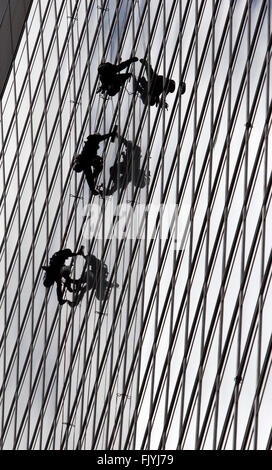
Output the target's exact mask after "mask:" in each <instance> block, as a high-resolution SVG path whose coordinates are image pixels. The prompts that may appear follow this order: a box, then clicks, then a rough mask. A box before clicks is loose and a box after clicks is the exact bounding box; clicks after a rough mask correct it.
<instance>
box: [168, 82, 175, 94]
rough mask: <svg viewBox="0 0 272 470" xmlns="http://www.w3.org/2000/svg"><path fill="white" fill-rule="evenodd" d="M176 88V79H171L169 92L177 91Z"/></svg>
mask: <svg viewBox="0 0 272 470" xmlns="http://www.w3.org/2000/svg"><path fill="white" fill-rule="evenodd" d="M175 88H176V83H175V81H174V80H170V81H169V85H168V89H167V91H168V92H169V93H173V92H174V91H175Z"/></svg>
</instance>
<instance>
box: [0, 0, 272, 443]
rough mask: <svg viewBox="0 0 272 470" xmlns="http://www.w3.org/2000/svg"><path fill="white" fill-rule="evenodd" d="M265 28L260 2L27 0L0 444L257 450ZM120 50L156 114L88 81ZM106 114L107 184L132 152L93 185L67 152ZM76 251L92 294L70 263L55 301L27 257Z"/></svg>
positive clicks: (265, 242) (5, 286) (6, 214)
mask: <svg viewBox="0 0 272 470" xmlns="http://www.w3.org/2000/svg"><path fill="white" fill-rule="evenodd" d="M271 27H272V23H271V2H270V0H227V1H226V0H185V1H182V0H172V1H171V2H169V1H166V0H152V1H146V0H138V1H136V0H135V1H133V0H127V1H125V0H99V1H95V0H48V1H44V0H34V1H33V5H32V8H31V11H30V14H29V18H28V21H27V24H26V28H25V30H24V33H23V37H22V40H21V43H20V47H19V49H18V52H17V54H16V57H15V58H14V63H13V69H12V73H11V75H10V77H9V81H8V83H7V86H6V89H5V93H4V96H3V99H2V101H1V104H0V116H1V123H0V126H1V127H0V141H1V162H0V171H1V195H0V211H1V224H0V230H1V232H0V243H1V247H0V250H1V251H0V270H1V281H2V282H1V286H0V287H1V293H0V306H1V316H0V361H1V372H0V374H1V380H0V421H1V425H0V434H1V438H0V439H1V440H0V443H1V448H3V449H171V450H172V449H270V448H271V445H272V425H271V419H270V415H271V413H270V410H271V403H270V402H271V392H272V374H271V364H272V326H271V311H270V306H271V302H272V290H271V275H272V266H271V264H272V255H271V244H272V243H271V233H272V208H271V197H272V171H271V170H272V163H271V162H272V159H271V112H272V101H271V98H272V96H271V41H272V36H271ZM131 56H137V57H138V58H146V59H147V60H148V61H150V62H151V64H152V66H153V68H154V70H155V71H157V72H158V73H161V74H162V75H163V76H164V77H171V78H173V79H174V80H175V82H176V89H175V92H174V93H173V94H169V95H167V98H166V101H167V103H168V109H166V108H165V107H164V108H160V107H151V106H148V105H144V104H143V103H142V102H141V100H140V97H139V95H138V94H137V93H136V94H135V93H134V89H133V78H132V79H131V80H130V81H129V82H127V84H126V86H125V88H124V90H123V91H122V92H121V93H120V94H119V95H118V96H115V97H112V98H107V99H105V98H104V97H103V96H101V95H100V94H99V93H97V89H98V85H99V81H98V76H97V67H98V65H99V64H100V63H101V61H102V59H103V60H106V61H109V62H113V63H114V62H117V63H118V62H119V61H121V60H125V59H127V58H129V57H131ZM131 71H132V72H133V75H134V76H136V77H138V76H139V75H140V74H141V73H143V66H142V64H141V63H140V61H138V62H136V63H135V64H133V66H132V67H131ZM182 82H185V83H186V92H185V94H182V93H181V87H180V85H181V83H182ZM115 124H117V126H118V138H117V139H116V140H115V142H114V143H105V144H103V145H101V150H100V151H101V152H102V154H103V158H104V169H103V173H102V175H101V177H100V182H101V183H103V188H104V194H105V191H106V188H110V187H111V180H110V168H111V167H112V165H113V164H114V162H115V161H116V162H117V168H118V169H120V164H121V160H122V155H123V154H124V152H125V151H126V148H127V144H128V143H129V144H131V145H132V147H133V149H134V150H133V156H134V159H133V161H132V162H130V165H129V167H128V169H127V174H126V178H125V179H122V180H121V178H118V179H117V185H116V188H115V190H114V191H112V194H111V196H107V197H104V198H99V197H92V198H90V195H89V190H88V186H87V185H86V182H85V180H84V178H83V177H82V176H81V174H76V173H75V172H74V171H73V170H72V159H73V156H74V155H75V154H77V153H79V152H80V150H81V148H82V145H83V142H84V139H85V138H86V137H87V136H88V134H90V133H94V132H100V133H106V132H108V131H109V130H110V129H112V128H113V126H114V125H115ZM136 149H137V150H136ZM136 155H137V159H138V161H137V165H138V166H137V168H136V166H135V159H136ZM116 159H117V160H116ZM132 163H133V164H132ZM147 207H148V208H150V210H149V211H147V210H144V211H143V210H142V209H143V208H145V209H146V208H147ZM109 214H110V217H109ZM131 214H133V217H132V216H131ZM136 215H137V217H136ZM132 220H133V224H134V225H133V226H132ZM122 222H123V223H122ZM81 245H84V249H85V253H91V254H92V255H93V256H95V258H96V259H97V260H100V261H102V264H101V263H100V264H99V266H100V267H99V269H98V270H97V279H96V288H94V287H93V285H92V286H91V287H90V288H88V272H89V265H88V262H87V263H86V262H85V261H84V260H83V258H82V259H79V258H77V260H76V262H75V264H74V266H73V273H74V276H75V277H76V278H78V277H79V276H82V275H83V274H84V275H85V277H86V279H87V281H86V289H85V292H84V295H83V296H82V298H81V299H80V302H74V301H73V299H74V298H73V296H72V294H71V293H69V292H67V293H65V295H66V297H67V299H68V298H69V300H70V304H65V305H64V306H62V307H61V306H59V305H58V303H57V298H56V293H55V287H54V288H51V289H49V290H46V289H45V288H44V286H43V282H42V281H43V272H42V269H41V267H42V265H45V264H46V263H48V260H49V258H50V257H51V256H52V254H53V253H54V252H55V251H57V250H59V249H61V248H63V247H69V248H71V249H72V250H74V249H78V248H79V247H80V246H81Z"/></svg>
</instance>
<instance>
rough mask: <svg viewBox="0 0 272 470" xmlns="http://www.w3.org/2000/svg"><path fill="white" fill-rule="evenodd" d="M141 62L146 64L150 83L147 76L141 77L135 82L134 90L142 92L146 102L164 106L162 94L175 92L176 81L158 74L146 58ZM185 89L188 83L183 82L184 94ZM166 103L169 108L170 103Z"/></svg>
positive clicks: (182, 91)
mask: <svg viewBox="0 0 272 470" xmlns="http://www.w3.org/2000/svg"><path fill="white" fill-rule="evenodd" d="M140 62H141V63H142V64H143V65H144V68H145V71H146V74H147V77H148V78H149V79H150V83H149V84H148V81H147V80H146V79H145V77H140V78H139V79H138V81H136V82H135V85H134V87H135V89H134V91H135V92H137V91H138V92H139V93H140V97H141V100H142V102H143V103H144V104H149V105H150V106H154V105H156V106H160V107H163V98H162V96H161V95H162V94H164V96H165V97H166V95H167V94H168V93H173V92H174V91H175V88H176V83H175V81H174V80H172V79H168V78H164V77H163V75H157V74H156V73H155V72H154V70H153V69H152V67H151V65H150V64H149V63H148V62H147V61H146V60H145V59H140ZM185 90H186V85H185V83H184V82H182V83H181V94H184V93H185ZM164 105H165V108H166V109H168V104H167V103H166V102H165V103H164Z"/></svg>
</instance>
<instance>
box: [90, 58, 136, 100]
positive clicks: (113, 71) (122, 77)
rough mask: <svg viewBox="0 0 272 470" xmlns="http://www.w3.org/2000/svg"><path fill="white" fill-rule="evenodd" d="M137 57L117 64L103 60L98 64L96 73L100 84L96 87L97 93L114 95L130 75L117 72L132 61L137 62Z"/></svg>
mask: <svg viewBox="0 0 272 470" xmlns="http://www.w3.org/2000/svg"><path fill="white" fill-rule="evenodd" d="M137 60H138V58H137V57H132V58H131V59H128V60H125V61H124V62H121V63H120V64H119V65H115V64H111V63H110V62H105V63H102V64H100V65H99V67H98V75H99V78H100V81H101V86H100V87H99V88H98V90H97V93H99V92H101V93H106V92H107V93H108V95H109V96H114V95H116V94H117V93H119V91H120V90H121V88H122V87H123V86H124V85H125V82H126V81H127V80H128V79H129V78H130V77H131V75H132V74H131V73H129V72H126V73H119V72H121V70H124V69H125V68H128V67H129V66H130V65H131V64H132V63H133V62H137Z"/></svg>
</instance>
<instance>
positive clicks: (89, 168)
mask: <svg viewBox="0 0 272 470" xmlns="http://www.w3.org/2000/svg"><path fill="white" fill-rule="evenodd" d="M116 133H117V126H114V129H113V131H112V132H109V133H108V134H104V135H101V134H91V135H89V137H87V140H86V141H85V143H84V146H83V149H82V152H81V154H79V155H76V157H75V158H74V162H73V169H74V171H76V172H77V173H79V172H81V171H83V173H84V175H85V177H86V180H87V183H88V185H89V188H90V191H91V193H92V194H93V195H98V194H100V192H99V191H98V190H97V189H95V186H96V180H97V177H98V175H99V174H100V173H101V171H102V169H103V158H101V157H100V156H99V155H97V151H98V149H99V144H100V142H102V141H103V140H106V139H109V138H111V142H114V139H115V137H116V135H117V134H116Z"/></svg>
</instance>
